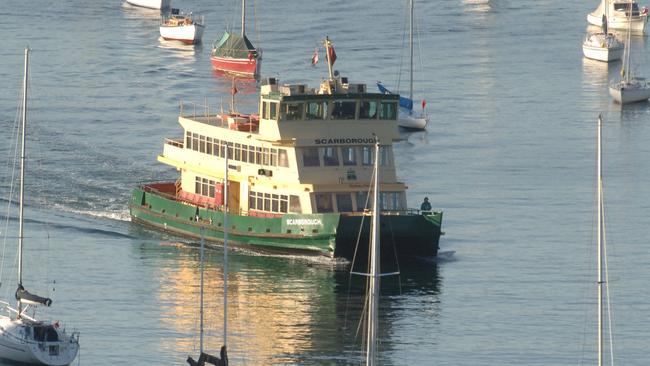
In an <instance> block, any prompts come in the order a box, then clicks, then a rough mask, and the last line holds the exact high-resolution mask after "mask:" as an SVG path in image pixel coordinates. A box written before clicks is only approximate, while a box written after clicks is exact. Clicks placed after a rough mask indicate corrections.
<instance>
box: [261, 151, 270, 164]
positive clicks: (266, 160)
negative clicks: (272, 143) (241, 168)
mask: <svg viewBox="0 0 650 366" xmlns="http://www.w3.org/2000/svg"><path fill="white" fill-rule="evenodd" d="M262 165H269V148H268V147H265V148H264V150H262Z"/></svg>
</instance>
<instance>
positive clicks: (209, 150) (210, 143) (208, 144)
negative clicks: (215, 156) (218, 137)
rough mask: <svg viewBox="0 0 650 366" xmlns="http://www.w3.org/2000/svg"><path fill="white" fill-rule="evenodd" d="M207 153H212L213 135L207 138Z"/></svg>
mask: <svg viewBox="0 0 650 366" xmlns="http://www.w3.org/2000/svg"><path fill="white" fill-rule="evenodd" d="M205 153H206V154H210V155H212V137H207V138H206V139H205Z"/></svg>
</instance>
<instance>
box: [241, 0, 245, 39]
mask: <svg viewBox="0 0 650 366" xmlns="http://www.w3.org/2000/svg"><path fill="white" fill-rule="evenodd" d="M245 35H246V0H241V36H242V37H244V36H245Z"/></svg>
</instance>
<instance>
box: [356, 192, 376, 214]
mask: <svg viewBox="0 0 650 366" xmlns="http://www.w3.org/2000/svg"><path fill="white" fill-rule="evenodd" d="M356 196H357V211H363V210H364V209H366V208H370V206H371V205H372V202H369V201H368V192H357V194H356ZM366 203H367V204H368V207H366Z"/></svg>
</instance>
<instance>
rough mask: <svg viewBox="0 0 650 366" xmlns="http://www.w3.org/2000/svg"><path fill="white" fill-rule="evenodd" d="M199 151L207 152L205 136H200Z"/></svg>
mask: <svg viewBox="0 0 650 366" xmlns="http://www.w3.org/2000/svg"><path fill="white" fill-rule="evenodd" d="M199 151H200V152H202V153H204V152H205V136H203V135H201V136H199Z"/></svg>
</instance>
